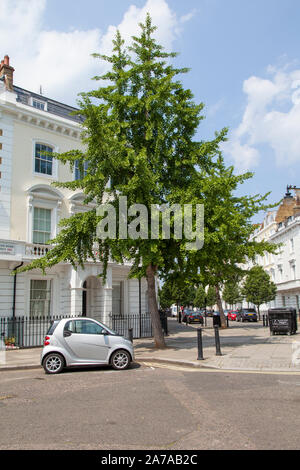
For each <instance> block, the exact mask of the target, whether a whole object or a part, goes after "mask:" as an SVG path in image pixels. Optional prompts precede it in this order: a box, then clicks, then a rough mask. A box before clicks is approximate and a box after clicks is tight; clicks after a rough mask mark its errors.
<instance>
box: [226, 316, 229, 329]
mask: <svg viewBox="0 0 300 470" xmlns="http://www.w3.org/2000/svg"><path fill="white" fill-rule="evenodd" d="M226 323H227V328H229V318H228V317H226Z"/></svg>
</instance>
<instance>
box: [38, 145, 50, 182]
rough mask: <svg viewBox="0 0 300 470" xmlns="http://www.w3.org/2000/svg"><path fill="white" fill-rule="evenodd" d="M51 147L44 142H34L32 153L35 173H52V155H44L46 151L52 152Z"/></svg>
mask: <svg viewBox="0 0 300 470" xmlns="http://www.w3.org/2000/svg"><path fill="white" fill-rule="evenodd" d="M52 152H53V148H52V147H49V146H48V145H44V144H35V154H34V171H35V172H36V173H42V174H44V175H50V176H52V174H53V157H52V156H51V155H46V153H52Z"/></svg>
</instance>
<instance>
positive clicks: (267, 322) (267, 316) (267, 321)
mask: <svg viewBox="0 0 300 470" xmlns="http://www.w3.org/2000/svg"><path fill="white" fill-rule="evenodd" d="M266 326H269V315H266Z"/></svg>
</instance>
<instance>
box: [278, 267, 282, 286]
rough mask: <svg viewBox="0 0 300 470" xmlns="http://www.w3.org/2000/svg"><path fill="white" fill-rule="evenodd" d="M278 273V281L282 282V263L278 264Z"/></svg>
mask: <svg viewBox="0 0 300 470" xmlns="http://www.w3.org/2000/svg"><path fill="white" fill-rule="evenodd" d="M278 275H279V276H278V281H279V282H282V276H283V270H282V266H281V265H279V266H278Z"/></svg>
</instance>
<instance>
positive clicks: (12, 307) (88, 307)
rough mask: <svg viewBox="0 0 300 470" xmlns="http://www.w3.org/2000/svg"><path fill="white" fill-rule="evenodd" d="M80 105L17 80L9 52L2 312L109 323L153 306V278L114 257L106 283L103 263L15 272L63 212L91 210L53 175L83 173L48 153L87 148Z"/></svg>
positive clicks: (40, 247)
mask: <svg viewBox="0 0 300 470" xmlns="http://www.w3.org/2000/svg"><path fill="white" fill-rule="evenodd" d="M72 111H74V108H73V107H71V106H68V105H66V104H63V103H59V102H57V101H55V100H52V99H49V98H46V97H45V96H43V95H41V94H37V93H33V92H30V91H28V90H25V89H23V88H21V87H19V86H16V85H15V84H14V69H13V67H12V66H11V65H10V61H9V57H8V56H5V57H4V60H2V61H1V66H0V317H1V316H2V317H3V316H11V317H14V316H15V317H18V316H22V315H25V316H28V317H36V316H45V315H66V316H69V315H72V316H74V315H87V316H91V317H98V318H99V317H100V318H101V319H102V320H103V321H104V322H106V323H109V319H110V315H119V314H121V315H127V314H143V313H145V312H146V311H147V290H146V289H147V285H146V281H145V280H142V281H141V282H140V283H139V282H138V280H136V279H128V272H129V269H130V265H129V264H127V265H126V264H125V265H118V264H116V263H110V264H109V268H108V275H107V281H106V283H105V284H104V283H103V282H102V281H101V278H99V277H98V274H99V273H101V271H102V265H101V263H100V262H97V263H96V264H95V263H94V262H92V261H91V262H87V263H86V264H85V266H84V270H82V269H78V270H77V271H75V270H74V269H73V268H72V266H71V265H69V264H63V263H61V264H59V265H57V266H56V267H54V268H52V269H51V270H48V271H47V275H43V274H42V273H41V272H40V271H29V272H26V273H20V274H18V275H17V276H12V275H11V272H12V270H13V269H14V268H15V267H16V266H19V265H21V264H24V265H26V264H27V263H29V262H30V261H31V260H32V259H34V258H36V257H38V256H42V255H44V254H45V252H46V251H47V250H48V249H49V245H47V244H46V242H47V241H48V240H50V239H51V238H53V237H54V236H55V235H56V234H57V231H58V230H59V227H58V223H59V221H60V219H62V218H65V217H68V216H70V215H71V214H74V213H76V212H79V211H86V210H89V209H90V208H91V207H92V206H93V205H92V204H90V206H89V207H88V206H85V205H84V203H83V201H84V195H83V194H82V193H80V192H78V191H77V192H72V191H70V190H66V189H60V190H58V189H56V188H55V187H54V186H52V185H51V183H52V182H53V181H70V180H71V179H72V178H73V179H76V178H78V177H79V169H78V168H76V165H75V169H74V172H73V174H72V172H71V170H70V167H68V166H65V165H60V164H59V162H58V161H56V160H55V159H54V158H52V157H51V156H49V155H47V156H46V155H45V153H44V152H47V153H49V152H50V153H51V152H65V151H67V150H70V149H74V148H79V149H82V143H81V140H80V134H81V126H82V120H81V118H80V116H74V115H71V114H70V113H72Z"/></svg>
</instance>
